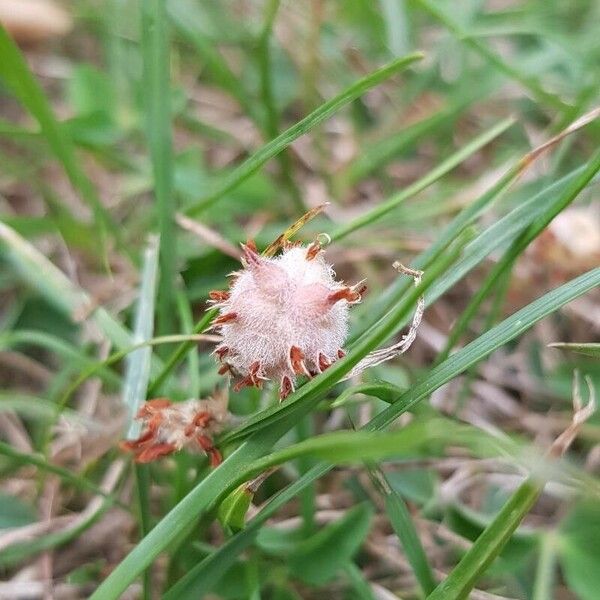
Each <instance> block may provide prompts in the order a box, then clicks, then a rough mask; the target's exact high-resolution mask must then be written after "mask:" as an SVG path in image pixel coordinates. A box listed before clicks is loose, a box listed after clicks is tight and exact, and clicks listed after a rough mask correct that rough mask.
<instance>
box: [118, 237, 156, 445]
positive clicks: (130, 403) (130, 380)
mask: <svg viewBox="0 0 600 600" xmlns="http://www.w3.org/2000/svg"><path fill="white" fill-rule="evenodd" d="M158 248H159V240H158V237H156V236H151V237H150V239H149V240H148V245H147V246H146V250H145V252H144V263H143V266H142V275H141V283H140V291H139V297H138V301H137V307H136V312H135V323H134V326H133V342H134V344H135V345H139V344H144V345H143V346H141V347H139V348H138V349H137V350H133V351H132V352H130V353H129V354H128V355H127V363H126V366H125V377H124V382H123V394H122V395H123V402H124V403H125V406H126V407H127V411H128V413H129V419H128V420H129V428H128V430H127V439H135V438H137V437H139V434H140V428H141V427H140V424H139V422H138V421H136V420H135V416H136V415H137V413H138V410H139V408H140V406H141V405H142V404H143V403H144V401H145V400H146V390H147V388H148V378H149V376H150V357H151V355H152V351H151V347H150V346H149V345H148V343H147V342H149V341H150V340H151V339H152V332H153V329H154V299H155V295H156V280H157V275H158Z"/></svg>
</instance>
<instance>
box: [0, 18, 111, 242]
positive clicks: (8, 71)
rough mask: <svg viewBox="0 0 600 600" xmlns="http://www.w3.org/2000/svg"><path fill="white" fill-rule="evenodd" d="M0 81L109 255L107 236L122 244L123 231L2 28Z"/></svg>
mask: <svg viewBox="0 0 600 600" xmlns="http://www.w3.org/2000/svg"><path fill="white" fill-rule="evenodd" d="M0 56H2V60H1V61H0V79H2V80H3V81H4V82H5V83H6V85H7V86H8V88H9V89H10V90H11V91H12V92H13V94H14V95H15V96H16V97H17V98H18V99H19V101H20V102H21V103H22V104H23V106H25V108H26V109H27V110H28V111H29V112H30V113H31V114H32V115H33V116H34V117H35V119H36V120H37V122H38V123H39V125H40V128H41V133H42V135H43V136H44V137H45V138H46V141H47V142H48V145H49V146H50V148H51V149H52V151H53V152H54V154H55V156H56V158H57V159H58V160H59V161H60V162H61V164H62V166H63V168H64V169H65V172H66V174H67V176H68V177H69V180H70V181H71V184H72V185H73V187H74V188H75V189H76V190H77V191H78V192H79V193H80V194H81V197H82V198H83V200H84V201H85V202H86V203H87V204H88V205H89V206H90V208H91V209H92V210H93V213H94V218H95V221H96V223H97V225H98V227H99V231H100V233H101V235H100V241H101V244H102V245H101V247H102V248H103V251H104V252H106V247H105V243H106V240H105V235H106V234H107V233H110V234H111V235H113V236H114V237H115V239H117V240H119V239H120V235H119V229H118V227H117V225H116V224H115V223H114V222H113V220H112V218H111V217H110V215H109V214H108V212H107V211H106V209H105V208H104V206H103V205H102V203H101V202H100V199H99V198H98V196H97V194H96V190H95V188H94V185H93V184H92V182H91V181H90V179H88V177H87V175H86V174H85V172H84V171H83V169H82V167H81V165H80V164H79V161H78V158H77V154H76V152H75V148H74V147H73V144H72V142H71V139H70V138H69V136H68V135H67V134H66V132H65V131H64V130H63V129H62V128H61V126H60V124H59V123H58V121H57V120H56V118H55V116H54V114H53V112H52V108H51V106H50V103H49V101H48V99H47V98H46V95H45V93H44V91H43V89H42V88H41V86H40V84H39V83H38V82H37V80H36V79H35V77H34V75H33V73H32V72H31V70H30V68H29V66H28V65H27V62H26V60H25V58H24V57H23V54H22V53H21V51H20V50H19V49H18V47H17V46H16V44H15V43H14V42H13V40H12V39H11V37H10V36H9V35H8V33H7V32H6V30H5V29H4V27H2V25H0Z"/></svg>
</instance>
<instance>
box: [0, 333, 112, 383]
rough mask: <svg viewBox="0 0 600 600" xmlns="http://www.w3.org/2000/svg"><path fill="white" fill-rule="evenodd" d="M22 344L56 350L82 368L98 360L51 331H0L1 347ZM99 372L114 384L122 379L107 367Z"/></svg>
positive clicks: (98, 372)
mask: <svg viewBox="0 0 600 600" xmlns="http://www.w3.org/2000/svg"><path fill="white" fill-rule="evenodd" d="M21 344H23V345H25V346H39V347H40V348H44V349H45V350H49V351H50V352H54V353H55V354H57V355H58V356H61V357H62V358H63V359H64V360H65V361H68V362H69V363H70V364H74V365H77V366H78V367H80V368H82V369H89V368H90V367H92V366H94V365H95V364H96V362H97V361H96V360H95V359H94V358H91V357H90V356H86V355H85V354H84V353H82V351H81V349H80V348H77V347H76V346H74V345H72V344H69V343H68V342H66V341H65V340H63V339H62V338H59V337H58V336H55V335H52V334H50V333H45V332H43V331H36V330H29V329H18V330H13V331H6V332H3V333H0V349H5V348H12V347H14V346H19V345H21ZM97 374H98V375H99V376H101V377H102V378H103V379H104V380H106V381H107V382H109V383H111V384H113V385H117V384H119V382H120V381H121V377H120V376H119V375H117V374H116V373H114V372H113V371H111V370H109V369H106V368H105V367H101V368H100V369H98V370H97Z"/></svg>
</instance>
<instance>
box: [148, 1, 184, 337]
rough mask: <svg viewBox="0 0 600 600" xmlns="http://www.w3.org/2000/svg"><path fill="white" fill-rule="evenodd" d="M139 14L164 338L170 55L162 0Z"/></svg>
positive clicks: (170, 237) (170, 213)
mask: <svg viewBox="0 0 600 600" xmlns="http://www.w3.org/2000/svg"><path fill="white" fill-rule="evenodd" d="M141 11H142V57H143V64H144V69H143V81H144V87H145V91H146V94H145V98H146V106H145V109H146V137H147V140H148V145H149V146H150V155H151V157H152V171H153V175H154V196H155V199H156V209H157V211H158V229H159V232H160V288H159V297H158V317H159V318H158V331H159V333H160V334H163V335H164V334H167V333H172V331H173V308H174V302H173V287H174V284H175V264H176V255H175V217H174V215H175V211H176V206H175V198H174V195H173V149H172V142H171V97H170V94H171V88H170V80H169V63H170V54H169V36H168V20H167V15H166V10H165V0H146V1H144V2H142V4H141Z"/></svg>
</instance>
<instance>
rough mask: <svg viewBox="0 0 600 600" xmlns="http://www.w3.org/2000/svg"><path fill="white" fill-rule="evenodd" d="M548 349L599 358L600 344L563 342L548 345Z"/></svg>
mask: <svg viewBox="0 0 600 600" xmlns="http://www.w3.org/2000/svg"><path fill="white" fill-rule="evenodd" d="M548 346H549V347H550V348H559V349H560V350H570V351H571V352H575V353H577V354H584V355H585V356H591V357H593V358H600V344H594V343H589V344H575V343H571V344H568V343H565V342H555V343H554V344H548Z"/></svg>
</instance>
